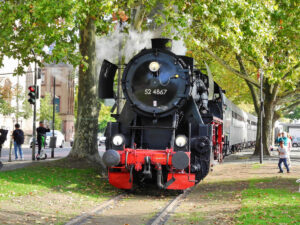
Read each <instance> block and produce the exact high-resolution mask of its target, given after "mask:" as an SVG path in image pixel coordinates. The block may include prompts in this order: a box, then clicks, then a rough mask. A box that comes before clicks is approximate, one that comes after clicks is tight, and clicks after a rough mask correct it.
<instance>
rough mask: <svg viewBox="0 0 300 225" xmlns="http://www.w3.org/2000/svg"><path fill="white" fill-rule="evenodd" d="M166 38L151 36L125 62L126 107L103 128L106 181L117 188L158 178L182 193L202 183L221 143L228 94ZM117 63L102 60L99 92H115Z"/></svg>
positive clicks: (102, 94) (105, 94) (219, 153)
mask: <svg viewBox="0 0 300 225" xmlns="http://www.w3.org/2000/svg"><path fill="white" fill-rule="evenodd" d="M170 43H171V41H170V40H169V39H152V48H151V49H143V50H141V51H140V52H139V53H138V54H137V55H135V56H134V57H133V58H132V59H131V60H130V61H129V62H128V64H127V65H125V68H124V71H123V75H122V78H121V79H120V80H119V82H120V84H121V85H122V91H123V95H124V97H125V104H124V106H123V108H122V110H121V112H120V113H117V114H113V116H114V117H115V118H116V122H109V123H108V124H107V128H106V131H105V137H106V143H105V146H106V152H105V153H104V155H103V162H104V163H105V165H106V166H107V167H108V178H109V182H110V183H111V184H112V185H113V186H115V187H117V188H120V189H131V188H132V187H133V185H135V184H141V183H144V184H147V183H151V182H155V183H156V184H157V186H158V187H159V188H163V189H175V190H184V189H187V188H189V187H192V186H194V185H195V184H196V183H198V182H199V181H201V180H202V179H203V178H204V177H205V176H206V175H207V174H208V172H209V171H210V167H211V165H212V161H213V159H214V158H215V159H216V158H217V159H218V158H219V160H221V157H222V147H223V122H222V120H223V97H222V96H223V95H222V90H221V88H220V87H219V86H218V85H217V84H216V83H214V82H213V80H212V78H211V77H212V76H209V75H210V70H209V67H208V66H207V65H206V67H205V69H198V68H196V67H195V65H194V60H193V58H190V57H187V56H181V55H176V54H174V53H173V52H171V50H170ZM117 69H118V66H116V65H114V64H112V63H110V62H108V61H106V60H104V62H103V64H102V67H101V71H100V76H99V97H100V98H101V99H105V98H115V99H116V102H117V103H119V102H120V101H118V100H119V99H121V98H122V96H116V95H115V92H114V87H113V86H114V85H113V84H114V76H115V73H116V70H117Z"/></svg>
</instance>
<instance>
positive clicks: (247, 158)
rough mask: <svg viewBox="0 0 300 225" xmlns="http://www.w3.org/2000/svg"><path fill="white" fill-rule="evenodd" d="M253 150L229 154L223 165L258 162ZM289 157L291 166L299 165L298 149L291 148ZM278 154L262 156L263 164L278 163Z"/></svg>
mask: <svg viewBox="0 0 300 225" xmlns="http://www.w3.org/2000/svg"><path fill="white" fill-rule="evenodd" d="M253 152H254V148H252V149H244V150H242V151H241V152H237V153H235V154H231V155H229V156H226V157H225V159H224V160H223V163H241V162H245V163H254V162H260V157H259V156H254V155H253ZM290 156H291V162H292V165H293V164H297V165H298V164H299V165H300V148H292V151H291V153H290ZM278 158H279V157H278V152H277V151H276V150H274V151H271V156H264V157H263V162H272V163H273V162H278Z"/></svg>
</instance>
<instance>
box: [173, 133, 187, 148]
mask: <svg viewBox="0 0 300 225" xmlns="http://www.w3.org/2000/svg"><path fill="white" fill-rule="evenodd" d="M187 141H188V140H187V137H186V136H184V135H178V136H177V137H176V138H175V144H176V146H177V147H180V148H181V147H184V146H186V144H187Z"/></svg>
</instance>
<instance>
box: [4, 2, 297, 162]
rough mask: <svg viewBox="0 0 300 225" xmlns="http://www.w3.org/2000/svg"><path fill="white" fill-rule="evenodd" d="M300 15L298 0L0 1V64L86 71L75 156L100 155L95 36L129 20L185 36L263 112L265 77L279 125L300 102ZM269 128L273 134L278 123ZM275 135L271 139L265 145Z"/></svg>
mask: <svg viewBox="0 0 300 225" xmlns="http://www.w3.org/2000/svg"><path fill="white" fill-rule="evenodd" d="M298 15H299V3H297V1H294V0H276V1H267V0H263V1H254V0H248V1H246V0H241V1H236V0H227V1H224V0H216V1H215V0H214V1H213V0H209V1H190V2H189V1H182V0H180V1H177V0H176V1H175V0H169V1H165V0H151V1H109V0H104V1H97V0H76V1H75V0H65V1H50V0H28V1H0V17H1V20H0V30H1V32H0V42H1V43H3V44H2V45H1V46H0V65H1V64H2V61H3V56H4V55H7V56H9V57H13V58H15V59H19V60H20V67H19V68H18V70H17V72H19V73H21V72H22V71H23V67H24V66H27V65H29V63H30V62H37V63H39V64H40V65H42V63H43V62H46V63H52V62H69V63H71V64H73V65H74V66H77V65H78V66H79V86H78V115H77V123H76V135H75V143H74V148H73V150H72V151H73V153H74V155H76V156H78V157H79V156H80V157H83V156H84V155H86V154H88V155H93V154H96V153H97V149H96V144H95V143H96V139H97V138H96V135H97V130H98V126H97V124H96V121H98V115H99V109H100V104H99V101H97V95H96V90H97V85H96V82H95V81H96V69H95V67H96V63H95V61H96V56H95V35H106V34H107V33H108V32H109V31H110V30H111V29H113V28H114V27H115V24H116V23H118V22H119V21H123V22H125V21H126V24H128V25H129V27H130V28H133V29H135V30H137V31H142V30H146V29H159V30H161V31H164V33H163V34H164V35H168V36H172V37H173V38H175V39H178V38H180V37H182V38H184V40H186V44H187V48H188V49H189V50H191V51H192V52H194V53H195V55H196V56H197V58H198V60H199V61H200V59H207V58H209V59H211V62H212V63H216V62H217V63H218V64H219V65H221V66H222V68H225V69H226V70H228V71H230V72H231V74H234V75H236V76H239V77H240V78H242V79H244V81H245V82H246V85H247V86H248V87H249V89H250V93H251V96H252V100H253V103H254V106H255V110H256V112H259V101H258V91H257V87H259V82H258V80H257V74H259V73H261V72H262V71H263V73H264V94H265V114H266V117H267V118H268V119H267V120H268V121H273V118H276V117H275V116H274V114H275V113H276V111H278V110H282V108H284V107H287V104H289V102H292V101H293V103H297V98H298V97H299V90H300V89H299V80H300V79H299V71H298V67H299V32H300V29H299V21H298ZM49 53H51V54H49ZM216 70H219V71H220V69H219V68H218V67H216ZM220 80H221V79H220ZM236 82H238V84H239V85H240V88H243V87H244V86H245V83H243V82H241V81H240V80H237V81H236ZM221 85H222V84H221ZM264 126H265V129H267V130H270V129H271V127H272V124H269V122H265V124H264ZM79 128H80V130H79ZM258 133H259V132H258ZM269 135H270V134H266V135H265V137H264V139H265V140H266V146H267V145H268V137H269ZM76 140H78V141H76ZM258 141H259V140H258ZM76 149H77V150H78V151H77V150H76ZM79 149H80V150H79ZM75 152H76V154H75Z"/></svg>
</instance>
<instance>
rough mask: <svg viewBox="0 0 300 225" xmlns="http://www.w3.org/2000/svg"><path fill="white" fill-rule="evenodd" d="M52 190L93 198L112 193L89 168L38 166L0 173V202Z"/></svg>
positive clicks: (106, 183)
mask: <svg viewBox="0 0 300 225" xmlns="http://www.w3.org/2000/svg"><path fill="white" fill-rule="evenodd" d="M53 191H56V192H62V193H68V192H70V191H71V192H74V193H77V194H79V195H86V196H89V197H90V198H94V199H97V198H100V197H103V196H110V195H112V194H114V193H115V191H114V190H112V189H111V186H110V184H109V183H108V182H107V180H105V179H100V177H99V173H98V172H97V171H95V170H92V169H66V168H59V167H45V166H39V167H29V168H24V169H19V170H14V171H6V172H1V177H0V201H1V200H7V199H13V198H15V197H16V196H26V195H30V196H31V195H41V194H46V193H47V192H53Z"/></svg>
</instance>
